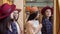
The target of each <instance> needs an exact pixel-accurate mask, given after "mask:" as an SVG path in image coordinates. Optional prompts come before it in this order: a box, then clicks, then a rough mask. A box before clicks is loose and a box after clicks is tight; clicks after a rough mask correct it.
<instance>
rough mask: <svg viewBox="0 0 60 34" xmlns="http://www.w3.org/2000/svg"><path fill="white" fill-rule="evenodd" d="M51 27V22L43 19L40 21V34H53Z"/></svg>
mask: <svg viewBox="0 0 60 34" xmlns="http://www.w3.org/2000/svg"><path fill="white" fill-rule="evenodd" d="M52 27H53V25H52V22H51V21H50V20H49V19H47V18H43V19H42V34H53V28H52Z"/></svg>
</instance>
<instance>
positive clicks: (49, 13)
mask: <svg viewBox="0 0 60 34" xmlns="http://www.w3.org/2000/svg"><path fill="white" fill-rule="evenodd" d="M45 15H46V16H47V17H50V16H51V10H50V9H47V10H46V11H45Z"/></svg>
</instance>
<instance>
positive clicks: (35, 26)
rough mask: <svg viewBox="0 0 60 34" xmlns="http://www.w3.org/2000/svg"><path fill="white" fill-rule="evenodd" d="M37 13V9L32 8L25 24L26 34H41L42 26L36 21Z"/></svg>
mask: <svg viewBox="0 0 60 34" xmlns="http://www.w3.org/2000/svg"><path fill="white" fill-rule="evenodd" d="M38 17H39V12H38V8H37V7H32V8H31V12H30V16H29V17H28V20H27V23H26V31H27V34H41V27H42V25H41V24H39V21H38Z"/></svg>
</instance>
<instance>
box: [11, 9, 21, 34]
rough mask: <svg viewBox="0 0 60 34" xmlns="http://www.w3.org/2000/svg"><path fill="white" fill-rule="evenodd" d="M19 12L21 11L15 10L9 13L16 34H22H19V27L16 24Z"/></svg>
mask: <svg viewBox="0 0 60 34" xmlns="http://www.w3.org/2000/svg"><path fill="white" fill-rule="evenodd" d="M20 11H21V9H16V10H14V12H12V13H11V21H12V22H14V23H15V24H16V26H17V31H18V34H22V33H21V31H22V30H21V26H20V27H19V23H18V22H17V20H18V18H19V12H20Z"/></svg>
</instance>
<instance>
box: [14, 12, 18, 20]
mask: <svg viewBox="0 0 60 34" xmlns="http://www.w3.org/2000/svg"><path fill="white" fill-rule="evenodd" d="M18 14H19V13H18V11H14V13H13V17H14V19H15V20H17V19H18V16H19V15H18Z"/></svg>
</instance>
